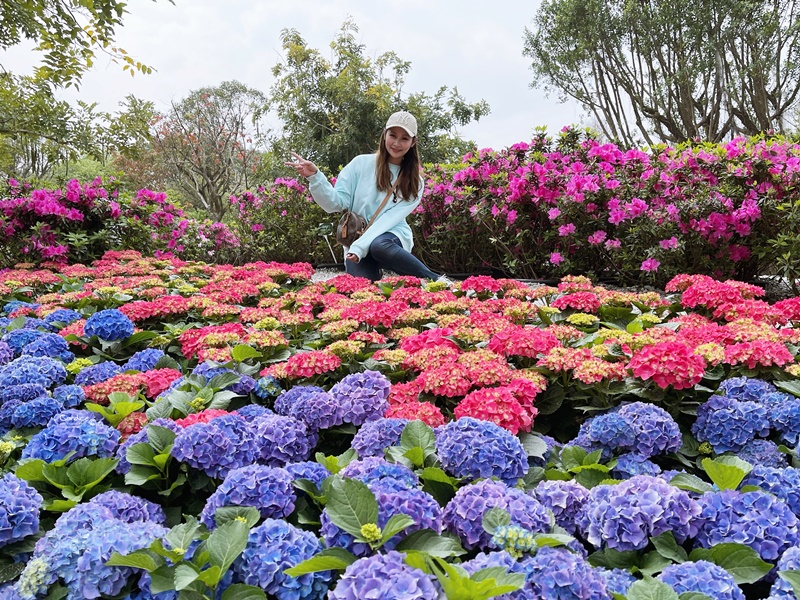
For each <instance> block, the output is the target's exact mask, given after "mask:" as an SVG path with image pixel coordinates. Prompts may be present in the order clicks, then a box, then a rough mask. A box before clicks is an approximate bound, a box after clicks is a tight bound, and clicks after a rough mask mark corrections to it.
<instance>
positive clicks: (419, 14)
mask: <svg viewBox="0 0 800 600" xmlns="http://www.w3.org/2000/svg"><path fill="white" fill-rule="evenodd" d="M538 4H539V0H532V1H527V2H526V1H522V0H505V1H502V2H496V3H492V2H486V1H485V0H484V1H480V2H478V1H476V0H460V1H455V0H444V1H437V0H402V1H399V0H336V1H333V2H326V1H323V0H175V5H172V4H169V2H166V1H165V0H159V1H158V2H150V1H148V0H131V1H130V2H129V3H128V10H129V14H127V15H125V17H124V26H123V27H122V28H121V29H120V30H119V31H118V34H117V40H116V41H117V43H118V45H119V46H120V47H122V48H124V49H125V50H127V51H128V52H129V53H130V54H131V55H132V56H134V57H135V58H136V59H137V60H140V61H142V62H143V63H145V64H147V65H149V66H151V67H153V68H154V69H156V72H154V73H153V74H151V75H141V74H137V75H136V76H135V77H131V76H130V75H129V74H127V73H124V72H123V71H122V70H121V69H122V68H121V66H119V65H115V64H112V63H110V62H109V61H108V60H107V59H106V58H105V57H104V56H102V55H99V56H98V58H97V61H96V63H95V66H94V67H93V69H92V70H91V71H90V72H89V73H88V74H87V75H86V76H85V77H84V79H83V83H82V85H81V88H80V92H79V96H78V97H80V98H81V99H82V100H84V101H89V102H97V103H98V104H99V106H100V108H101V109H102V110H106V111H114V110H116V109H117V108H118V103H119V101H121V100H122V99H123V98H124V97H125V96H126V95H128V94H134V95H135V96H137V97H139V98H142V99H145V100H151V101H153V102H154V103H155V104H156V108H157V109H159V110H165V109H166V108H167V107H168V106H169V102H170V101H171V100H175V101H177V100H180V99H181V98H183V97H185V96H186V95H187V93H188V92H190V91H191V90H194V89H197V88H200V87H204V86H212V85H217V84H219V83H221V82H223V81H227V80H234V79H235V80H238V81H240V82H242V83H244V84H246V85H248V86H250V87H253V88H256V89H259V90H261V91H262V92H268V91H269V88H270V86H271V84H272V82H273V80H274V79H273V77H272V73H271V69H272V67H273V66H274V65H275V64H276V63H277V62H279V61H281V60H282V58H283V57H282V55H281V43H280V32H281V30H282V29H284V28H294V29H297V30H298V31H299V33H300V35H301V37H303V39H305V41H306V43H307V44H308V45H309V46H310V47H312V48H317V49H319V50H320V51H321V52H322V53H323V55H324V56H326V57H328V56H330V47H329V45H330V42H331V40H333V38H334V37H335V35H336V33H337V31H338V30H339V28H340V26H341V24H342V23H343V22H344V20H345V19H346V18H347V17H348V16H349V17H352V19H353V21H354V22H355V24H356V25H357V26H358V28H359V32H358V34H357V38H358V41H359V42H361V43H362V44H364V45H365V47H366V52H367V55H368V56H371V57H375V56H377V55H379V54H381V53H383V52H387V51H394V52H395V53H397V55H398V56H399V57H400V58H401V59H403V60H407V61H410V62H411V71H410V73H409V74H408V76H407V77H406V83H405V87H404V90H403V91H404V92H405V93H410V92H427V93H429V94H432V93H434V92H435V91H436V90H437V89H438V88H439V87H440V86H442V85H447V86H448V87H451V88H452V87H456V88H458V91H459V92H460V93H461V94H462V95H463V96H464V97H465V98H466V100H467V101H470V102H475V101H477V100H480V99H483V100H486V101H487V102H488V103H489V106H490V108H491V113H490V114H489V115H487V116H486V117H484V118H482V119H481V120H480V122H478V123H473V124H471V125H469V126H466V127H464V128H463V129H462V130H461V131H460V133H461V135H462V136H463V137H465V138H469V139H472V140H475V141H476V142H477V144H478V146H479V147H482V148H483V147H491V148H495V149H499V148H504V147H506V146H509V145H511V144H514V143H516V142H519V141H528V140H529V139H530V137H531V134H532V132H533V129H534V127H536V126H537V125H544V126H546V127H547V128H548V131H549V133H556V132H557V131H558V130H559V129H561V127H563V126H564V125H568V124H580V123H581V118H582V113H581V111H580V109H579V108H578V107H577V106H576V105H575V104H574V103H571V102H570V103H566V104H561V103H559V102H558V100H557V98H556V97H555V95H553V94H551V96H550V97H549V98H548V97H547V96H546V95H545V93H544V92H543V91H541V90H536V89H532V88H531V87H530V82H531V80H532V74H531V70H530V61H529V59H528V58H526V57H524V56H523V55H522V49H523V38H524V29H525V27H526V26H529V25H530V24H531V22H532V19H533V16H534V14H535V11H536V7H537V6H538ZM35 55H36V53H35V52H32V51H30V50H29V49H26V48H22V47H16V48H13V49H11V50H10V51H8V52H6V53H3V52H2V51H0V64H3V66H5V68H6V69H9V70H11V71H14V72H27V71H28V69H29V67H30V65H31V64H33V61H34V59H35V58H36V57H35ZM65 97H66V98H69V99H74V98H75V97H76V94H75V93H74V92H72V93H66V94H65ZM271 125H272V126H276V125H278V124H277V123H271Z"/></svg>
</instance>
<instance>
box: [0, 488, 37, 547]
mask: <svg viewBox="0 0 800 600" xmlns="http://www.w3.org/2000/svg"><path fill="white" fill-rule="evenodd" d="M41 507H42V497H41V496H40V495H39V492H37V491H36V490H35V489H34V488H32V487H31V486H30V485H28V482H27V481H24V480H22V479H19V478H18V477H17V476H16V475H14V474H13V473H6V474H5V475H4V476H3V478H2V479H0V546H5V545H7V544H11V543H13V542H18V541H20V540H23V539H25V538H26V537H28V536H29V535H32V534H34V533H36V532H37V531H39V511H40V510H41Z"/></svg>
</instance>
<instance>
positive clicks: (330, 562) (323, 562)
mask: <svg viewBox="0 0 800 600" xmlns="http://www.w3.org/2000/svg"><path fill="white" fill-rule="evenodd" d="M356 560H357V558H356V557H355V555H353V554H352V553H351V552H348V551H347V550H345V549H344V548H326V549H325V550H323V551H322V552H319V553H317V554H316V555H315V556H312V557H311V558H309V559H307V560H304V561H303V562H301V563H298V564H296V565H295V566H293V567H292V568H290V569H284V571H283V572H284V573H286V574H287V575H290V576H291V577H300V575H305V574H306V573H317V572H319V571H344V570H345V569H346V568H347V567H348V566H350V565H352V564H353V563H354V562H356Z"/></svg>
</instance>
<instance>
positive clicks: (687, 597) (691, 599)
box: [678, 592, 714, 600]
mask: <svg viewBox="0 0 800 600" xmlns="http://www.w3.org/2000/svg"><path fill="white" fill-rule="evenodd" d="M678 598H679V600H714V599H713V598H712V597H711V596H707V595H705V594H701V593H700V592H683V593H682V594H681V595H679V596H678Z"/></svg>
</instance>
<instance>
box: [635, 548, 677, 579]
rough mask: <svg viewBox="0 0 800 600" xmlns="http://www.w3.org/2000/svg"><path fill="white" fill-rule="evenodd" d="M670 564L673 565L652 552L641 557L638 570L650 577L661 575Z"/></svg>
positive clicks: (668, 560) (667, 559)
mask: <svg viewBox="0 0 800 600" xmlns="http://www.w3.org/2000/svg"><path fill="white" fill-rule="evenodd" d="M671 564H673V563H672V561H671V560H670V559H669V558H664V557H663V556H661V555H660V554H659V553H658V552H656V551H655V550H654V551H652V552H648V553H647V554H645V555H644V556H642V558H641V560H640V561H639V565H638V568H639V571H640V572H641V573H643V574H645V575H650V576H652V575H655V574H657V573H661V571H663V570H664V569H666V568H667V567H668V566H670V565H671Z"/></svg>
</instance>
